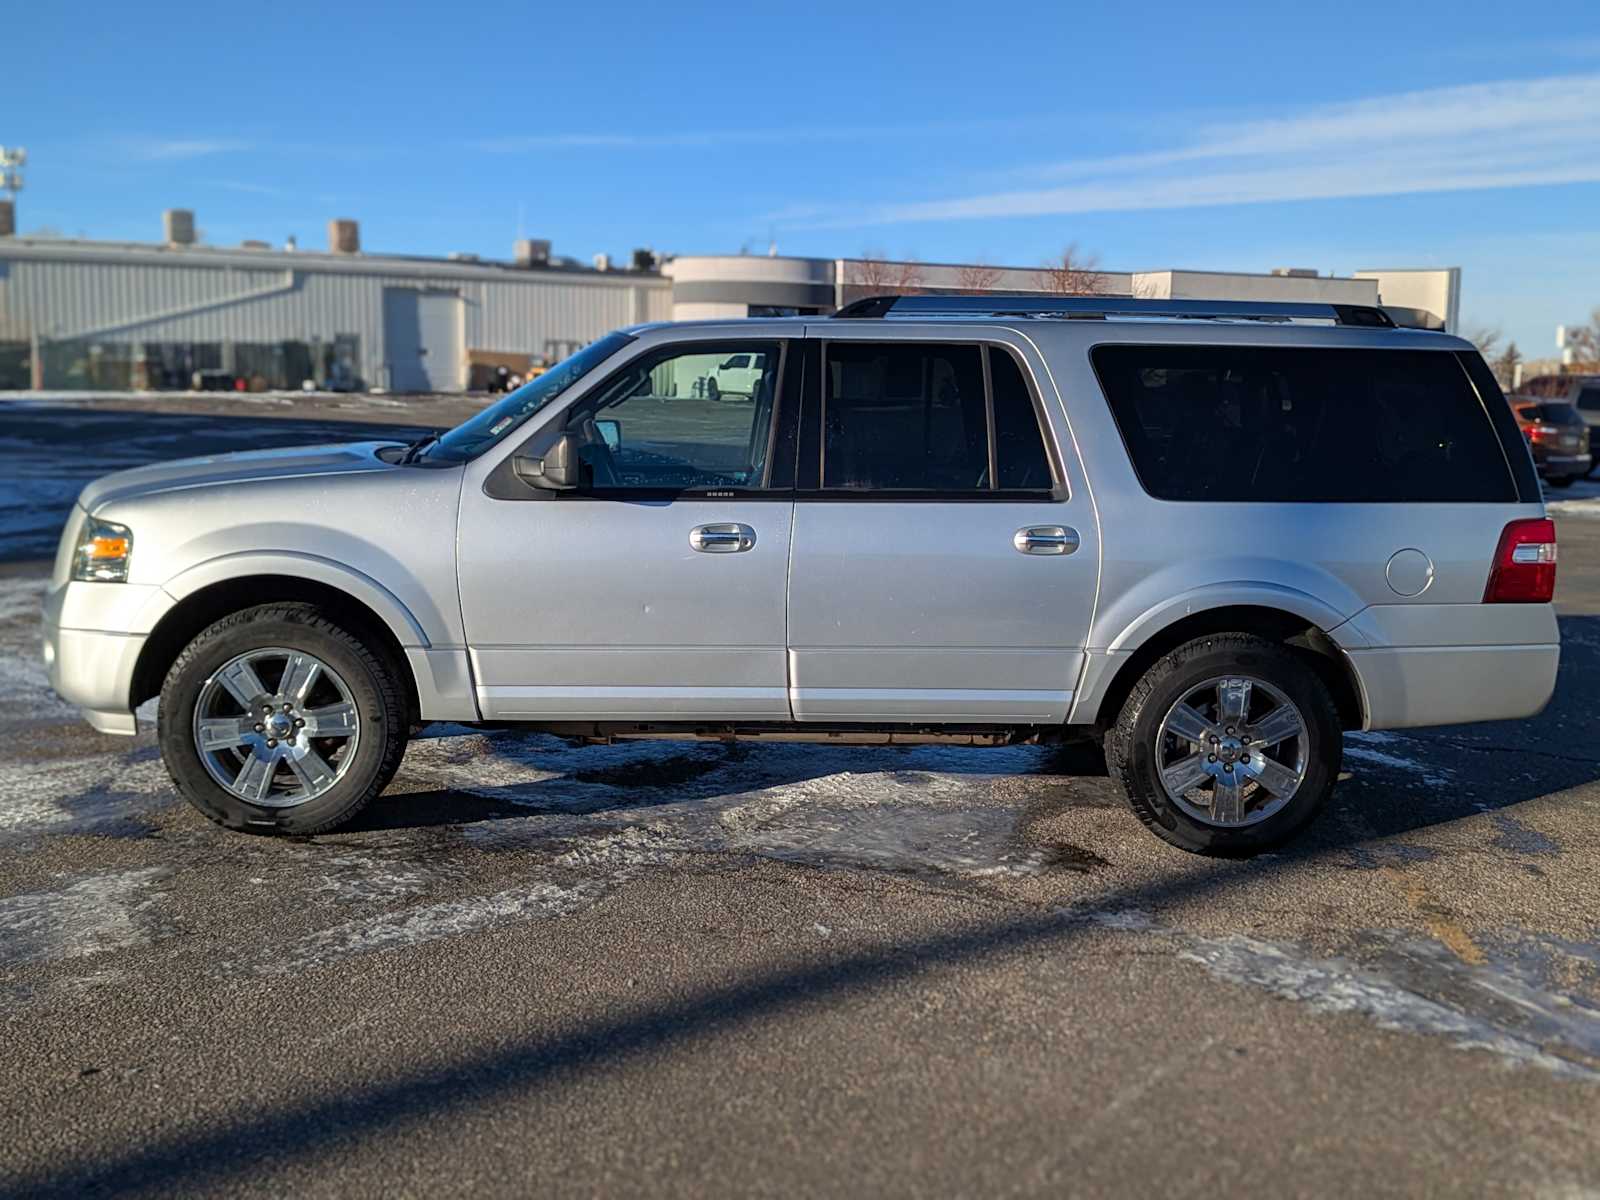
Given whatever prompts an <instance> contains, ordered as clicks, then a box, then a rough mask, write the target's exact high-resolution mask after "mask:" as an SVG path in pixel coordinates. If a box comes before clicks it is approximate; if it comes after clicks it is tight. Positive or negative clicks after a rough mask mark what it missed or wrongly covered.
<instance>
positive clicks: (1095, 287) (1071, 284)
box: [1038, 242, 1109, 296]
mask: <svg viewBox="0 0 1600 1200" xmlns="http://www.w3.org/2000/svg"><path fill="white" fill-rule="evenodd" d="M1038 279H1039V290H1040V291H1042V292H1049V293H1051V294H1052V295H1056V296H1102V295H1104V294H1105V293H1106V291H1107V290H1108V288H1109V284H1108V283H1107V281H1106V277H1105V275H1104V274H1103V273H1102V272H1101V271H1100V263H1099V260H1098V259H1096V258H1095V257H1094V255H1092V254H1084V253H1082V252H1080V251H1079V250H1078V245H1077V243H1076V242H1074V243H1072V244H1071V245H1069V246H1067V247H1066V249H1064V250H1062V251H1061V255H1060V257H1059V258H1054V259H1051V260H1050V261H1049V262H1047V263H1045V264H1044V266H1043V267H1041V268H1040V269H1039V275H1038Z"/></svg>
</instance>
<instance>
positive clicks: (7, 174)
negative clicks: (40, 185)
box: [0, 146, 28, 204]
mask: <svg viewBox="0 0 1600 1200" xmlns="http://www.w3.org/2000/svg"><path fill="white" fill-rule="evenodd" d="M27 163H28V152H27V151H26V150H24V149H23V148H22V147H21V146H12V147H11V148H10V149H7V148H6V147H5V146H0V191H4V192H5V194H6V199H7V200H9V201H11V202H12V203H13V204H15V203H16V202H17V193H18V192H20V191H21V190H22V168H23V167H24V166H26V165H27Z"/></svg>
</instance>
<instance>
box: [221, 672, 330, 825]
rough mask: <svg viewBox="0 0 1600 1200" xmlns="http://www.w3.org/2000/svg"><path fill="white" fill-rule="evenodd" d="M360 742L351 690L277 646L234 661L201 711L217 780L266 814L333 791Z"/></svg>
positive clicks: (327, 673) (222, 675) (328, 673)
mask: <svg viewBox="0 0 1600 1200" xmlns="http://www.w3.org/2000/svg"><path fill="white" fill-rule="evenodd" d="M360 740H361V717H360V714H359V713H357V711H356V705H355V700H354V698H353V697H352V696H351V694H350V689H349V687H348V686H346V684H345V681H344V680H343V679H342V678H340V676H339V673H338V672H337V671H335V670H334V669H333V668H332V667H330V666H328V664H327V663H325V662H323V661H322V660H321V659H319V658H317V657H315V656H314V655H311V654H307V653H306V652H305V651H303V650H287V649H283V648H281V647H276V646H272V647H267V648H265V649H261V650H251V651H248V652H246V653H244V654H241V655H239V656H238V657H236V658H233V659H230V660H229V661H228V662H226V663H224V664H223V665H222V667H221V668H219V669H218V670H217V671H216V672H215V673H213V674H212V676H211V678H209V679H207V680H206V681H205V684H204V685H203V686H202V687H201V689H200V698H199V699H198V700H197V701H196V702H195V706H194V745H195V749H196V750H197V751H199V754H200V761H201V762H202V763H204V764H205V768H206V770H207V771H208V772H209V773H210V775H211V778H213V779H214V780H216V781H217V783H218V784H220V785H221V786H222V787H224V788H226V789H227V790H228V791H229V792H231V793H232V794H233V795H235V796H237V797H239V799H241V800H245V801H248V802H249V803H251V804H257V805H260V806H261V807H263V808H292V807H294V806H295V805H297V804H304V803H306V802H307V801H308V800H315V799H316V798H317V797H318V796H321V795H322V794H323V793H325V792H327V791H328V789H329V788H331V787H333V785H334V784H336V783H338V782H339V779H340V778H341V777H342V776H343V775H344V773H345V771H346V770H347V769H348V768H349V766H350V764H351V762H353V761H354V760H355V754H356V746H357V745H358V744H359V742H360Z"/></svg>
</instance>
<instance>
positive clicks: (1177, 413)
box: [1091, 345, 1526, 503]
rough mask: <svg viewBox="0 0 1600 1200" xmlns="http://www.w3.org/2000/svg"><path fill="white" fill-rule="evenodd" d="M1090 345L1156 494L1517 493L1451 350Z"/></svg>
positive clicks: (1401, 498) (1264, 498)
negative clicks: (1094, 346) (1450, 352)
mask: <svg viewBox="0 0 1600 1200" xmlns="http://www.w3.org/2000/svg"><path fill="white" fill-rule="evenodd" d="M1091 358H1092V361H1093V363H1094V368H1095V371H1096V373H1097V374H1098V375H1099V377H1100V383H1101V386H1102V388H1103V389H1104V391H1105V394H1106V398H1107V400H1108V401H1109V403H1110V405H1111V411H1112V413H1113V415H1114V416H1115V418H1116V421H1117V425H1118V427H1119V428H1120V429H1121V431H1122V437H1123V440H1124V441H1125V442H1126V443H1127V447H1128V453H1129V455H1130V457H1131V458H1132V460H1133V466H1134V470H1135V471H1136V472H1137V473H1138V476H1139V481H1140V483H1141V484H1143V486H1144V488H1145V490H1146V491H1148V492H1149V493H1150V494H1151V495H1152V496H1155V497H1157V498H1158V499H1162V500H1197V501H1247V502H1248V501H1255V502H1297V501H1322V502H1330V503H1338V502H1357V503H1404V502H1413V503H1417V502H1433V501H1485V502H1497V501H1505V502H1513V501H1515V500H1516V499H1517V487H1516V484H1515V482H1514V480H1513V478H1512V475H1511V471H1510V469H1509V468H1508V466H1507V460H1506V455H1505V451H1504V450H1503V449H1502V447H1501V442H1500V438H1499V436H1498V435H1497V434H1496V431H1495V427H1494V426H1493V424H1492V423H1491V421H1490V418H1489V415H1488V413H1487V412H1486V411H1485V410H1484V407H1483V402H1482V401H1481V400H1479V398H1478V393H1477V391H1476V390H1475V389H1474V388H1473V386H1472V383H1471V381H1470V380H1469V379H1468V377H1467V374H1466V372H1465V371H1464V370H1463V369H1462V366H1461V364H1460V363H1459V362H1458V361H1457V360H1456V357H1455V355H1453V354H1448V353H1441V352H1438V351H1420V350H1359V349H1348V350H1347V349H1306V348H1294V349H1289V348H1282V349H1280V348H1271V347H1250V346H1180V345H1162V346H1098V347H1096V348H1095V349H1094V351H1093V352H1092V354H1091ZM1495 400H1496V401H1497V402H1499V393H1498V392H1496V394H1495ZM1505 416H1506V419H1507V424H1508V425H1509V424H1510V421H1509V416H1510V414H1509V412H1508V413H1506V414H1505ZM1519 452H1520V453H1523V454H1524V456H1525V455H1526V452H1525V451H1519Z"/></svg>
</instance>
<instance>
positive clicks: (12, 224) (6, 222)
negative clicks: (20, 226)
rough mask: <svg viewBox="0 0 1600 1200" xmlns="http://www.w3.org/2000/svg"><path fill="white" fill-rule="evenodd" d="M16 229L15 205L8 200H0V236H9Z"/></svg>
mask: <svg viewBox="0 0 1600 1200" xmlns="http://www.w3.org/2000/svg"><path fill="white" fill-rule="evenodd" d="M16 231H17V206H16V205H15V204H13V203H11V201H9V200H0V237H10V236H11V235H12V234H14V233H16Z"/></svg>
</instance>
